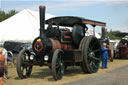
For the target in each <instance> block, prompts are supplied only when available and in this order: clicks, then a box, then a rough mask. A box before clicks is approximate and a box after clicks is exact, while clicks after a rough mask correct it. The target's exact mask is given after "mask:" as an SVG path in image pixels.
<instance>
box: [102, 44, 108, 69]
mask: <svg viewBox="0 0 128 85" xmlns="http://www.w3.org/2000/svg"><path fill="white" fill-rule="evenodd" d="M106 46H107V45H106V43H103V45H102V47H101V50H102V69H104V68H107V62H108V48H107V47H106Z"/></svg>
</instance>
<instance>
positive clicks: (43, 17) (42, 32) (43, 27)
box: [39, 6, 45, 37]
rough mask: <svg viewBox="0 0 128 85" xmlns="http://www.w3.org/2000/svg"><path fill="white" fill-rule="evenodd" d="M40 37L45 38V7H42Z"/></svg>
mask: <svg viewBox="0 0 128 85" xmlns="http://www.w3.org/2000/svg"><path fill="white" fill-rule="evenodd" d="M39 10H40V36H42V37H45V34H44V30H45V6H40V7H39Z"/></svg>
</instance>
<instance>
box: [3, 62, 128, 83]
mask: <svg viewBox="0 0 128 85" xmlns="http://www.w3.org/2000/svg"><path fill="white" fill-rule="evenodd" d="M127 64H128V60H114V62H108V69H101V68H100V69H99V71H98V72H97V73H94V74H84V73H83V72H82V71H81V69H80V67H78V66H77V67H76V66H74V67H68V69H67V71H66V72H65V74H64V77H63V79H62V80H59V81H55V80H54V79H53V77H52V73H51V70H50V69H49V68H48V67H46V66H44V67H39V66H35V67H33V71H32V74H31V77H30V78H27V79H20V78H19V77H18V75H17V72H16V68H15V66H9V68H8V70H9V79H8V80H5V81H4V85H61V84H64V83H69V82H72V81H76V80H80V79H82V78H86V77H89V76H94V75H97V74H101V73H104V72H107V71H111V70H113V69H115V68H119V67H121V66H124V65H127Z"/></svg>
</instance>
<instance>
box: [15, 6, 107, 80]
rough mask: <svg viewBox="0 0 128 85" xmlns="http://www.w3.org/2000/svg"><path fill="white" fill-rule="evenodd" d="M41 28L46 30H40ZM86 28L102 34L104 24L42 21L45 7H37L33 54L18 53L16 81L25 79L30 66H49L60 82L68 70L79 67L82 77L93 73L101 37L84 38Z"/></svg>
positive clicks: (64, 18)
mask: <svg viewBox="0 0 128 85" xmlns="http://www.w3.org/2000/svg"><path fill="white" fill-rule="evenodd" d="M45 24H47V25H48V27H47V29H44V28H45ZM87 24H90V25H91V26H93V27H96V26H101V27H102V30H105V26H106V23H104V22H99V21H94V20H89V19H85V18H81V17H74V16H60V17H53V18H50V19H48V20H46V21H45V7H44V6H40V35H39V37H37V38H36V39H35V40H34V41H33V44H32V49H33V51H30V50H29V49H25V48H24V49H22V50H21V51H20V53H19V56H18V58H17V73H18V75H19V77H20V78H21V79H24V78H26V77H29V76H30V75H31V72H32V66H33V65H40V66H44V65H46V66H49V68H50V69H51V71H52V74H53V78H54V79H55V80H60V79H62V77H63V75H64V71H65V69H66V68H67V67H68V66H74V65H76V66H80V67H81V69H82V71H83V72H84V73H95V72H97V71H98V69H99V64H100V59H101V45H100V43H101V42H102V41H103V39H104V37H105V36H104V34H103V33H102V38H101V39H100V40H98V39H97V38H96V37H95V36H94V35H93V36H85V33H86V31H87V30H88V27H87V26H86V25H87ZM69 28H70V29H71V31H70V29H69ZM103 32H104V31H103Z"/></svg>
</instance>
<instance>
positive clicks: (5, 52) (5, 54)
mask: <svg viewBox="0 0 128 85" xmlns="http://www.w3.org/2000/svg"><path fill="white" fill-rule="evenodd" d="M2 55H3V56H5V65H6V71H5V74H6V78H7V77H8V53H7V50H6V49H5V48H3V52H2Z"/></svg>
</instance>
